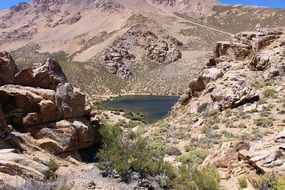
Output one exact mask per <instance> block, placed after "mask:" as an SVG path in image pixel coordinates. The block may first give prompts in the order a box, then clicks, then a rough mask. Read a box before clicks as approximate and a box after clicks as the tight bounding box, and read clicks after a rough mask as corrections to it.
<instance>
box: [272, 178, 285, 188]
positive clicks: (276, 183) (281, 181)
mask: <svg viewBox="0 0 285 190" xmlns="http://www.w3.org/2000/svg"><path fill="white" fill-rule="evenodd" d="M272 189H273V190H284V189H285V177H284V176H275V177H274V179H273V180H272Z"/></svg>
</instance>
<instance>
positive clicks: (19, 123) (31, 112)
mask: <svg viewBox="0 0 285 190" xmlns="http://www.w3.org/2000/svg"><path fill="white" fill-rule="evenodd" d="M7 55H9V54H7ZM9 56H10V55H9ZM13 63H14V62H13ZM8 71H9V68H8ZM4 72H5V71H4ZM14 75H15V76H14ZM14 75H13V77H15V79H14V84H7V85H2V86H0V105H1V110H2V111H1V115H2V118H3V119H2V121H3V127H1V130H2V131H3V134H2V135H1V138H5V136H6V137H7V136H10V139H11V140H12V139H14V140H13V141H12V142H9V143H5V144H3V145H1V146H3V147H6V148H16V146H15V144H16V145H18V144H19V143H18V141H17V140H16V139H17V138H16V136H13V133H12V131H13V130H14V129H16V130H17V131H19V132H25V133H26V132H28V133H30V134H31V135H32V137H33V138H34V143H35V144H37V145H38V146H39V147H41V148H43V149H47V150H49V151H50V152H53V153H55V154H57V155H60V156H66V155H68V154H73V153H75V152H77V150H78V149H81V148H88V147H91V146H93V144H96V143H100V137H99V135H98V122H97V123H95V122H94V121H92V124H91V121H90V117H94V115H92V114H91V107H90V105H89V102H88V97H87V95H86V94H84V93H82V92H80V90H79V89H77V88H75V87H73V86H72V85H71V84H70V83H68V80H67V78H66V76H65V74H64V72H63V71H62V69H61V67H60V65H59V63H58V62H57V61H56V60H54V59H47V60H46V61H45V63H43V64H42V65H40V66H38V67H36V68H33V69H32V68H29V69H25V70H22V71H19V72H18V73H16V74H14ZM0 77H1V75H0ZM4 118H5V120H4ZM7 125H11V128H12V130H11V131H7V130H5V129H4V126H7ZM13 128H14V129H13ZM2 136H3V137H2ZM11 137H14V138H11ZM13 144H14V146H11V145H13Z"/></svg>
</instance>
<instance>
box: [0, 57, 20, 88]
mask: <svg viewBox="0 0 285 190" xmlns="http://www.w3.org/2000/svg"><path fill="white" fill-rule="evenodd" d="M17 72H18V67H17V65H16V64H15V62H14V60H13V58H12V57H11V55H10V54H8V53H7V52H0V85H1V84H10V83H13V82H14V76H15V74H16V73H17Z"/></svg>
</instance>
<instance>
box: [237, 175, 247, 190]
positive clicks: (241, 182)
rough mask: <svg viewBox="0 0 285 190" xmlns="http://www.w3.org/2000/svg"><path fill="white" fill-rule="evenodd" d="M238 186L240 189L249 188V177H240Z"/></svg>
mask: <svg viewBox="0 0 285 190" xmlns="http://www.w3.org/2000/svg"><path fill="white" fill-rule="evenodd" d="M238 186H239V188H240V189H245V188H247V186H248V185H247V179H246V178H245V177H241V178H238Z"/></svg>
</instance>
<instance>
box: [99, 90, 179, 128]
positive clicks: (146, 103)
mask: <svg viewBox="0 0 285 190" xmlns="http://www.w3.org/2000/svg"><path fill="white" fill-rule="evenodd" d="M178 99H179V97H178V96H152V95H148V96H145V95H143V96H141V95H134V96H121V97H117V98H115V99H113V100H111V101H108V102H106V103H104V104H103V106H104V107H105V108H109V109H116V110H124V111H130V112H139V113H143V114H144V116H145V120H146V121H147V122H148V123H153V122H156V121H158V120H159V119H161V118H163V117H164V116H165V115H166V114H167V113H168V112H169V111H170V110H171V108H172V107H173V106H174V105H175V103H176V102H177V101H178Z"/></svg>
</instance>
